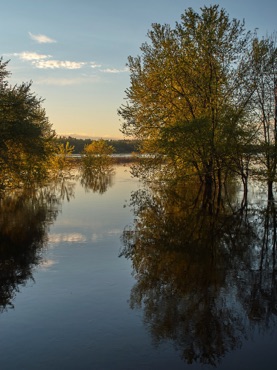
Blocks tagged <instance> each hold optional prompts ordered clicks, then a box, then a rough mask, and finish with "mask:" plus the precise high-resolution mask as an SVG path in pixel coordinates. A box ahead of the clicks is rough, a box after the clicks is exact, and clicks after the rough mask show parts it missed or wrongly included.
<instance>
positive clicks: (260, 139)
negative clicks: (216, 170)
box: [250, 35, 277, 199]
mask: <svg viewBox="0 0 277 370" xmlns="http://www.w3.org/2000/svg"><path fill="white" fill-rule="evenodd" d="M250 67H251V70H252V76H253V77H252V79H253V83H254V84H255V94H254V95H253V97H252V107H253V116H254V117H253V121H254V122H255V124H256V127H257V132H258V135H257V143H258V144H259V153H260V156H259V158H260V164H261V165H262V168H263V170H265V171H264V172H265V179H266V180H267V184H268V197H269V199H272V198H273V182H274V180H275V177H276V168H277V111H276V109H277V48H276V35H275V36H273V37H271V38H265V39H262V40H258V39H257V38H256V39H254V40H253V45H252V50H251V65H250Z"/></svg>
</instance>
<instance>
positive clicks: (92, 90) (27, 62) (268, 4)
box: [0, 0, 277, 139]
mask: <svg viewBox="0 0 277 370" xmlns="http://www.w3.org/2000/svg"><path fill="white" fill-rule="evenodd" d="M214 4H219V6H220V7H222V8H224V9H225V10H226V12H227V13H228V14H229V16H230V18H231V19H232V18H236V19H239V20H243V19H244V20H245V26H246V29H247V30H252V31H253V30H255V29H258V31H257V32H258V35H259V36H261V37H262V36H264V35H268V34H272V33H273V32H274V31H276V30H277V1H276V0H263V1H261V0H260V1H258V0H242V1H238V0H222V1H220V0H218V1H215V2H213V1H205V0H202V1H201V0H192V1H190V0H137V1H135V0H128V1H127V0H78V1H77V0H8V1H7V0H0V57H3V60H4V61H6V60H9V64H8V70H9V71H10V72H11V73H12V76H11V77H10V83H11V84H12V85H14V84H20V83H22V82H29V81H32V91H33V92H34V93H35V94H36V95H37V96H38V97H41V98H42V99H44V102H43V107H44V108H45V110H46V115H47V116H48V118H49V121H50V122H51V124H52V127H53V129H54V130H55V131H56V133H57V134H58V135H65V136H68V135H71V136H76V137H83V138H85V137H87V138H96V137H98V138H100V137H101V138H112V139H120V138H123V135H122V133H121V132H120V127H121V119H120V117H119V116H118V114H117V110H118V108H119V107H120V106H121V105H122V104H124V102H125V96H126V95H125V90H126V89H127V88H128V87H129V86H130V79H129V72H128V68H127V66H126V64H127V59H128V56H129V55H131V56H137V55H140V46H141V45H142V43H144V42H145V41H147V40H148V38H147V32H148V30H150V29H151V25H152V24H153V23H160V24H165V23H167V24H170V25H171V26H172V27H174V26H175V23H176V22H179V21H180V17H181V14H182V13H184V11H185V9H187V8H189V7H192V8H193V9H194V10H195V11H197V12H200V8H201V7H203V6H204V5H206V6H210V5H214Z"/></svg>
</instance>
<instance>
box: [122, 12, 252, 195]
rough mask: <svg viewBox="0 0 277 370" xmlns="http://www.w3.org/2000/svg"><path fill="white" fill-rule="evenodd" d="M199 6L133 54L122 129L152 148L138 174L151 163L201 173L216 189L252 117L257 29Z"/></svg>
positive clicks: (158, 28)
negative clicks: (251, 54) (250, 59)
mask: <svg viewBox="0 0 277 370" xmlns="http://www.w3.org/2000/svg"><path fill="white" fill-rule="evenodd" d="M201 11H202V13H201V14H198V13H196V12H195V11H193V10H192V9H191V8H189V9H188V10H186V11H185V13H184V14H183V15H182V16H181V22H180V23H176V27H175V28H174V29H172V28H171V27H170V26H169V25H160V24H154V25H153V26H152V29H151V30H150V31H149V32H148V37H149V39H150V43H147V42H146V43H144V44H143V45H142V46H141V52H142V54H141V56H137V57H131V56H130V57H129V59H128V66H129V68H130V80H131V85H130V87H129V88H128V89H127V90H126V97H127V104H125V105H122V107H121V108H120V109H119V111H118V113H119V115H120V116H121V117H122V118H123V124H122V131H123V133H124V134H125V135H127V136H128V135H129V136H132V137H134V138H136V139H139V140H141V141H142V149H141V150H142V152H146V153H148V154H151V155H150V156H149V157H148V159H147V160H146V161H144V162H142V163H143V166H142V167H139V168H138V169H137V170H138V171H137V174H138V175H144V174H147V175H149V174H151V173H152V171H153V169H154V170H155V169H158V170H159V171H160V173H164V174H165V175H166V176H167V177H168V176H169V174H170V175H172V174H173V175H175V176H176V174H177V173H181V174H182V176H184V175H197V176H198V177H199V179H200V181H201V182H203V183H204V184H205V185H206V187H207V188H211V187H212V186H213V185H214V184H218V183H220V182H221V177H222V171H224V170H225V169H226V167H228V165H229V158H230V153H231V152H232V146H230V145H231V144H232V143H233V137H234V135H236V134H237V137H236V143H239V142H240V135H239V132H240V129H241V128H243V127H244V126H245V125H246V122H247V114H248V111H247V109H246V107H247V105H248V102H249V100H250V98H251V96H252V94H253V90H254V86H252V85H249V78H248V74H249V71H248V67H249V66H248V63H247V59H246V56H247V54H248V53H247V51H248V49H249V43H250V41H251V39H252V34H251V33H250V32H246V31H245V28H244V23H243V22H240V21H238V20H235V19H233V20H230V19H229V16H228V15H227V13H226V12H225V10H224V9H219V6H218V5H214V6H210V7H206V6H205V7H203V8H201ZM246 132H247V131H245V130H244V133H246ZM244 141H246V138H245V137H244ZM165 158H166V163H167V164H168V166H165V165H164V160H165ZM155 176H156V174H155Z"/></svg>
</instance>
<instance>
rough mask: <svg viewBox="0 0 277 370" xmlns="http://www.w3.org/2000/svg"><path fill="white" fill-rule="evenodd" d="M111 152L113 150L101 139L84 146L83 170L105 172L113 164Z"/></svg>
mask: <svg viewBox="0 0 277 370" xmlns="http://www.w3.org/2000/svg"><path fill="white" fill-rule="evenodd" d="M113 152H114V148H113V147H112V146H111V145H109V144H108V143H107V142H106V141H105V140H103V139H101V140H98V141H93V142H92V143H91V144H88V145H86V146H85V148H84V156H83V158H82V161H83V167H84V169H86V170H97V171H100V172H101V171H102V172H106V171H107V170H109V169H110V167H111V165H112V163H113V158H112V157H111V154H112V153H113Z"/></svg>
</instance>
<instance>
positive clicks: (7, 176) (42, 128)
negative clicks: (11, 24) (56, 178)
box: [0, 59, 54, 188]
mask: <svg viewBox="0 0 277 370" xmlns="http://www.w3.org/2000/svg"><path fill="white" fill-rule="evenodd" d="M6 66H7V62H5V63H4V62H2V59H0V172H1V183H0V187H1V188H5V187H7V186H8V187H17V186H21V185H22V184H25V185H26V184H30V183H33V182H40V181H42V180H43V179H45V178H46V176H47V172H48V170H47V162H48V160H49V158H50V157H51V155H52V154H53V149H54V148H53V138H54V131H53V130H52V128H51V124H50V123H49V121H48V118H47V117H46V113H45V110H44V109H43V108H42V106H41V105H42V102H43V100H42V99H40V98H37V97H36V96H35V95H34V93H33V92H32V91H31V83H22V84H21V85H15V86H10V85H9V84H8V82H7V80H6V77H8V75H9V73H8V72H7V70H6Z"/></svg>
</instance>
